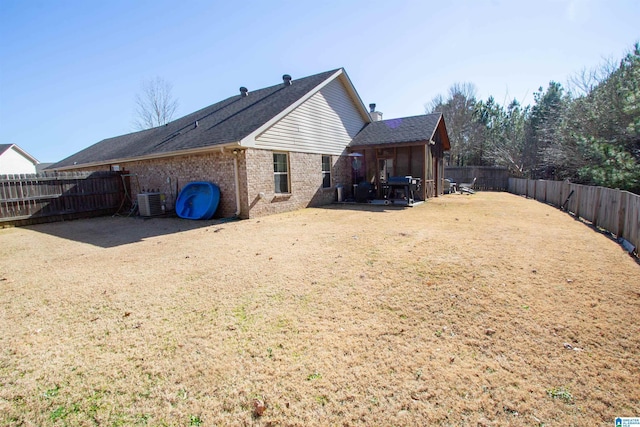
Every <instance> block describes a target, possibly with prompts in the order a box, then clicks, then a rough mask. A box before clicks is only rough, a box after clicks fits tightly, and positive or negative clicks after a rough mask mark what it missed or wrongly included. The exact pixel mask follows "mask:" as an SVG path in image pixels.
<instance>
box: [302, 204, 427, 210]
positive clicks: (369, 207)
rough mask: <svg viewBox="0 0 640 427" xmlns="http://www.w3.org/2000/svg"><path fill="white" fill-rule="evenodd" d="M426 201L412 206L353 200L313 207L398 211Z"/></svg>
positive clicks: (415, 205)
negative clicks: (356, 201)
mask: <svg viewBox="0 0 640 427" xmlns="http://www.w3.org/2000/svg"><path fill="white" fill-rule="evenodd" d="M423 203H426V202H418V203H416V204H414V205H413V206H407V205H406V204H405V205H403V204H393V203H391V204H388V205H385V204H381V203H378V204H374V203H355V202H334V203H332V204H330V205H324V206H314V208H315V209H331V210H351V211H356V212H388V211H398V210H403V209H413V208H415V207H417V206H420V205H421V204H423Z"/></svg>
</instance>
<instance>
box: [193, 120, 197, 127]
mask: <svg viewBox="0 0 640 427" xmlns="http://www.w3.org/2000/svg"><path fill="white" fill-rule="evenodd" d="M193 127H194V128H197V127H198V121H197V120H196V121H195V122H194V123H193Z"/></svg>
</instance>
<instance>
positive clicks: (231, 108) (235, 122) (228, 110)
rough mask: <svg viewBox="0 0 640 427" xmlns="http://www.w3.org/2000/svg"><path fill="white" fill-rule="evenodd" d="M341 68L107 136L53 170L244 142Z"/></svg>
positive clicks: (57, 165)
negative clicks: (159, 123)
mask: <svg viewBox="0 0 640 427" xmlns="http://www.w3.org/2000/svg"><path fill="white" fill-rule="evenodd" d="M337 71H338V69H336V70H331V71H326V72H324V73H320V74H315V75H313V76H309V77H305V78H301V79H299V80H292V84H291V85H290V86H285V85H284V84H282V83H280V84H277V85H275V86H271V87H267V88H264V89H259V90H255V91H249V94H248V96H246V97H242V96H240V94H238V95H236V96H232V97H230V98H227V99H225V100H223V101H220V102H218V103H216V104H213V105H210V106H208V107H206V108H203V109H202V110H199V111H196V112H195V113H191V114H188V115H186V116H184V117H181V118H179V119H177V120H174V121H172V122H170V123H168V124H166V125H165V126H160V127H156V128H152V129H147V130H143V131H140V132H134V133H130V134H126V135H121V136H116V137H114V138H108V139H104V140H102V141H100V142H98V143H96V144H94V145H92V146H90V147H88V148H86V149H84V150H82V151H79V152H78V153H76V154H73V155H71V156H70V157H67V158H66V159H64V160H61V161H60V162H58V163H56V164H54V165H52V166H50V168H52V169H55V168H64V167H67V166H72V165H76V164H77V165H82V164H96V163H100V162H104V163H108V161H109V160H123V159H128V158H139V157H145V156H151V155H161V154H168V153H172V152H179V151H183V150H190V149H198V148H205V147H209V146H216V145H221V144H226V143H231V142H236V141H240V140H241V139H242V138H244V137H246V136H248V135H249V134H251V133H252V132H254V131H255V130H257V129H258V128H260V126H262V125H264V124H265V123H267V122H268V121H269V120H270V119H272V118H273V117H275V116H276V115H278V114H279V113H281V112H282V111H284V110H285V109H286V108H287V107H289V106H290V105H292V104H293V103H295V102H296V101H297V100H299V99H300V98H302V97H303V96H304V95H306V94H307V93H308V92H309V91H311V90H312V89H313V88H315V87H316V86H318V85H319V84H321V83H322V82H324V81H325V80H326V79H328V78H329V77H330V76H331V75H333V74H334V73H336V72H337ZM196 121H197V122H198V126H196V125H195V123H196Z"/></svg>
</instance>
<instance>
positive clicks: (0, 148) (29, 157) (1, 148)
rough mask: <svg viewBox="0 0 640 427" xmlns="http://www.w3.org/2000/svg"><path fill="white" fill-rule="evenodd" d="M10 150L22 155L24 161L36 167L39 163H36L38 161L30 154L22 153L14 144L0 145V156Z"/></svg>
mask: <svg viewBox="0 0 640 427" xmlns="http://www.w3.org/2000/svg"><path fill="white" fill-rule="evenodd" d="M10 149H13V150H15V151H17V152H18V153H20V154H21V155H22V157H24V158H25V159H27V160H29V161H30V162H31V163H33V164H34V165H37V164H38V163H40V162H39V161H38V159H36V158H35V157H33V156H32V155H31V154H29V153H27V152H26V151H24V150H23V149H22V148H20V147H18V146H17V145H16V144H0V156H1V155H3V154H4V153H5V152H6V151H8V150H10Z"/></svg>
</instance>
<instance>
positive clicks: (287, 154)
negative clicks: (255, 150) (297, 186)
mask: <svg viewBox="0 0 640 427" xmlns="http://www.w3.org/2000/svg"><path fill="white" fill-rule="evenodd" d="M273 154H274V155H276V154H284V155H285V156H286V159H287V171H286V172H276V171H275V168H274V170H273V176H274V181H273V191H274V193H275V194H277V195H287V194H291V162H290V161H289V153H288V152H286V151H274V152H273ZM272 167H273V164H272ZM276 175H287V192H285V193H281V192H279V191H278V189H277V188H276V183H275V176H276Z"/></svg>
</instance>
